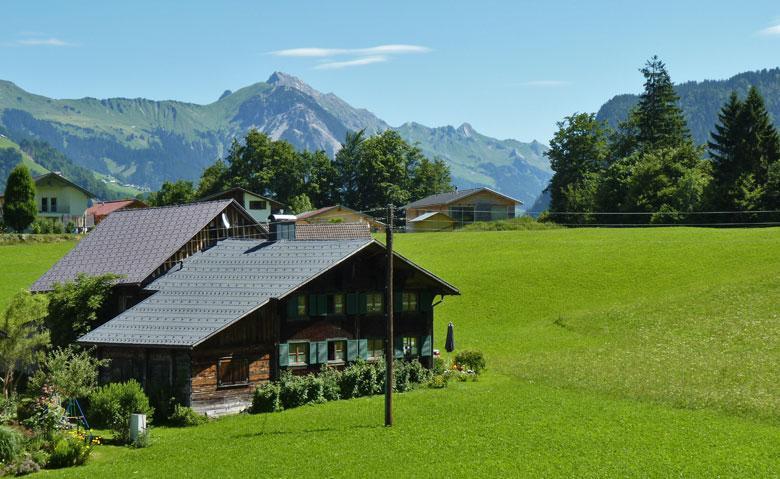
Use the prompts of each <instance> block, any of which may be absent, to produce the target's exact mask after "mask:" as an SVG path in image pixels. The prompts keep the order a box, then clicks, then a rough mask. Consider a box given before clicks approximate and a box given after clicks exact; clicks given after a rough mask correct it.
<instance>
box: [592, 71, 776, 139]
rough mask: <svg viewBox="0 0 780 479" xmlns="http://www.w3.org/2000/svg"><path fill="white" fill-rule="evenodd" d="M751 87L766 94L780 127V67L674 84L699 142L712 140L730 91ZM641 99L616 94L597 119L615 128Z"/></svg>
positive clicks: (692, 132)
mask: <svg viewBox="0 0 780 479" xmlns="http://www.w3.org/2000/svg"><path fill="white" fill-rule="evenodd" d="M751 86H755V87H756V88H757V89H758V90H759V92H760V93H761V94H762V95H763V96H764V100H765V102H766V107H767V110H768V111H769V113H770V114H771V115H772V117H773V119H774V122H775V125H778V126H780V68H773V69H770V70H766V69H765V70H759V71H753V72H745V73H740V74H738V75H734V76H733V77H731V78H729V79H728V80H705V81H701V82H686V83H681V84H679V85H676V86H675V87H674V89H675V91H676V92H677V95H679V97H680V103H679V105H680V107H681V108H682V110H683V114H684V116H685V120H686V122H687V124H688V129H689V130H690V131H691V135H692V136H693V139H694V141H695V142H696V143H697V144H700V145H703V144H706V143H707V141H708V140H709V139H710V132H712V130H713V125H715V122H716V121H717V120H718V112H719V111H720V108H721V107H722V106H723V104H724V103H726V101H727V100H728V98H729V95H730V94H731V92H732V91H736V92H737V93H738V94H739V96H740V97H745V96H746V95H747V92H748V90H749V89H750V87H751ZM638 101H639V96H638V95H617V96H615V97H614V98H612V99H611V100H609V101H608V102H606V103H605V104H604V105H603V106H602V107H601V109H600V110H599V112H598V114H597V116H596V118H597V119H598V120H600V121H606V122H608V123H609V124H610V125H611V126H612V127H616V126H617V124H618V123H619V122H620V121H622V120H625V119H626V118H627V117H628V112H629V110H630V109H631V108H633V107H634V106H635V105H636V104H637V102H638Z"/></svg>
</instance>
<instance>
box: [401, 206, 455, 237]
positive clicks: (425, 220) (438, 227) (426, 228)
mask: <svg viewBox="0 0 780 479" xmlns="http://www.w3.org/2000/svg"><path fill="white" fill-rule="evenodd" d="M453 229H455V220H453V219H452V218H450V217H449V216H448V215H447V214H446V213H442V212H441V211H431V212H429V213H423V214H421V215H420V216H418V217H416V218H412V219H410V220H407V221H406V231H407V232H409V233H423V232H433V231H452V230H453Z"/></svg>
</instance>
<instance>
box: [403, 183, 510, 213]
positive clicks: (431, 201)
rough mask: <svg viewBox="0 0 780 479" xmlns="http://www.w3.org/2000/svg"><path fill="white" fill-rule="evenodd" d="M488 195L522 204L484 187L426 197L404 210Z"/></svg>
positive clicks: (406, 206) (408, 205) (410, 204)
mask: <svg viewBox="0 0 780 479" xmlns="http://www.w3.org/2000/svg"><path fill="white" fill-rule="evenodd" d="M483 192H485V193H490V194H492V195H495V196H499V197H501V198H504V199H506V200H509V201H514V202H515V203H516V204H518V205H522V204H523V202H522V201H520V200H518V199H515V198H512V197H511V196H507V195H505V194H503V193H499V192H498V191H495V190H492V189H490V188H488V187H486V186H483V187H481V188H470V189H467V190H456V191H450V192H447V193H438V194H435V195H431V196H427V197H425V198H423V199H421V200H417V201H413V202H411V203H409V204H407V205H405V206H404V207H403V208H404V209H409V208H424V207H428V206H439V205H448V204H450V203H454V202H455V201H459V200H462V199H464V198H468V197H469V196H472V195H475V194H477V193H483Z"/></svg>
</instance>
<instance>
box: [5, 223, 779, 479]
mask: <svg viewBox="0 0 780 479" xmlns="http://www.w3.org/2000/svg"><path fill="white" fill-rule="evenodd" d="M396 245H397V248H398V250H399V251H400V252H401V253H402V254H404V255H405V256H407V257H409V258H411V259H412V260H414V261H416V262H418V263H419V264H421V265H422V266H424V267H426V268H429V269H430V270H432V271H434V272H435V273H436V274H438V275H440V276H442V277H443V278H444V279H446V280H447V281H449V282H451V283H453V284H455V285H456V286H457V287H459V288H460V290H461V292H462V296H459V297H448V298H446V299H445V300H444V302H443V303H442V304H440V305H439V306H437V308H436V311H437V312H436V333H437V335H438V336H437V337H436V339H435V343H436V344H435V347H438V348H443V340H444V332H445V330H446V325H447V323H448V322H449V321H452V322H453V323H454V324H455V331H456V344H457V346H458V348H467V347H468V348H479V349H482V350H483V351H484V352H485V354H486V356H487V360H488V368H489V370H488V371H487V372H486V373H485V374H484V375H483V376H482V377H480V380H479V381H478V382H475V383H455V384H450V386H449V387H448V388H447V389H444V390H432V389H419V390H417V391H413V392H410V393H404V394H399V395H397V396H396V409H395V413H396V425H395V426H394V427H393V428H392V429H386V428H384V427H382V420H383V400H382V398H381V397H372V398H361V399H355V400H349V401H339V402H334V403H328V404H324V405H318V406H307V407H303V408H299V409H293V410H289V411H285V412H282V413H273V414H262V415H239V416H233V417H226V418H222V419H219V420H215V421H211V422H210V423H208V424H206V425H203V426H198V427H195V428H189V429H174V428H164V427H158V428H154V429H153V431H152V437H153V442H152V444H151V446H150V447H148V448H146V449H130V448H127V447H117V446H99V447H98V448H97V449H96V451H95V453H94V454H93V457H92V458H91V459H90V462H89V463H88V464H87V465H86V466H83V467H79V468H72V469H64V470H59V471H46V472H44V473H42V474H44V475H47V476H52V477H109V476H113V477H166V476H171V477H174V476H175V477H255V476H263V477H348V476H353V477H363V476H369V475H370V476H374V477H391V476H411V477H418V476H439V477H458V476H460V477H496V476H502V477H518V476H521V477H522V476H532V477H538V476H543V477H552V476H565V477H572V476H577V477H605V476H642V477H670V476H684V477H713V476H718V477H777V476H780V448H778V444H780V368H778V367H777V364H778V363H780V229H776V228H775V229H730V230H717V229H696V228H663V229H620V230H611V229H557V230H546V231H503V232H502V231H495V232H490V231H489V232H461V233H451V234H446V233H438V234H436V233H434V234H408V235H397V236H396ZM68 247H69V246H68V245H67V244H62V243H52V244H30V245H21V246H20V245H16V246H0V271H2V274H3V281H2V283H3V284H2V290H1V291H0V292H1V293H2V294H3V295H6V296H7V295H8V294H11V293H12V292H13V291H15V290H17V289H19V288H22V287H25V286H28V285H29V284H30V283H31V282H32V281H33V280H34V279H35V278H36V277H37V276H38V274H40V273H41V272H43V271H44V270H45V269H46V268H47V267H48V265H49V264H51V263H53V262H54V261H55V260H56V258H57V257H59V256H60V255H62V254H64V252H65V251H66V250H67V248H68ZM11 248H13V249H11ZM9 271H10V272H11V273H10V275H9V273H8V272H9ZM6 300H7V298H0V302H4V301H6ZM3 304H5V303H3Z"/></svg>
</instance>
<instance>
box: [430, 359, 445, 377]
mask: <svg viewBox="0 0 780 479" xmlns="http://www.w3.org/2000/svg"><path fill="white" fill-rule="evenodd" d="M447 369H448V367H447V361H446V360H445V359H444V358H443V357H441V356H437V357H435V358H433V371H432V372H433V374H434V375H437V374H444V371H446V370H447Z"/></svg>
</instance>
